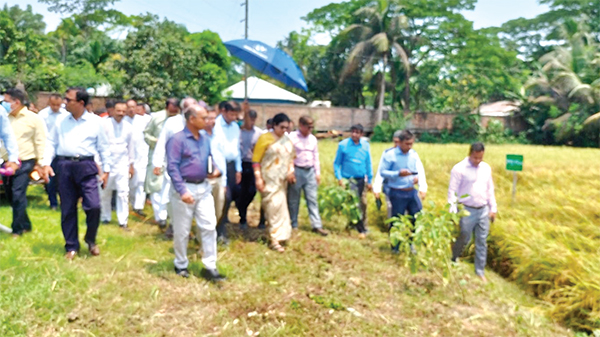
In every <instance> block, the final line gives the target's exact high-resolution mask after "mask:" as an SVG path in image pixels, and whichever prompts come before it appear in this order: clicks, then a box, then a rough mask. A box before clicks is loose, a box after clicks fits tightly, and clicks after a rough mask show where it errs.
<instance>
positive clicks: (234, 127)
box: [214, 102, 242, 244]
mask: <svg viewBox="0 0 600 337" xmlns="http://www.w3.org/2000/svg"><path fill="white" fill-rule="evenodd" d="M223 106H224V112H222V113H221V114H220V115H219V116H218V117H217V119H216V122H215V128H214V133H215V137H217V138H219V139H220V140H221V141H223V142H224V144H223V151H224V152H223V156H224V157H225V161H226V162H227V170H226V171H227V172H226V173H225V174H226V175H227V193H226V194H225V208H224V209H223V217H221V221H220V223H219V224H218V225H217V236H218V240H219V241H220V242H222V243H223V244H227V243H228V239H227V229H226V224H227V222H228V221H229V220H228V219H227V212H228V211H229V206H230V205H231V202H232V201H236V200H237V198H238V197H239V188H240V183H241V181H242V156H241V153H240V126H239V125H238V124H237V117H238V115H239V112H240V110H241V109H240V108H239V106H236V107H234V106H233V105H232V104H231V103H229V102H227V103H225V104H223Z"/></svg>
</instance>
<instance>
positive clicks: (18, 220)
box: [2, 159, 35, 235]
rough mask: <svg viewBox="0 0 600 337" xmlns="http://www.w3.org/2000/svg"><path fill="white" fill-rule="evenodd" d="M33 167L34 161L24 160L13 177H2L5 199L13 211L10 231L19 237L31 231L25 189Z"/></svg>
mask: <svg viewBox="0 0 600 337" xmlns="http://www.w3.org/2000/svg"><path fill="white" fill-rule="evenodd" d="M34 166H35V159H30V160H24V161H22V162H21V167H20V168H19V169H18V170H17V171H15V174H14V175H12V176H8V177H2V182H3V184H4V191H5V193H6V198H7V199H8V202H10V205H11V206H12V209H13V222H12V230H13V233H15V234H19V235H20V234H23V231H30V230H31V221H30V220H29V216H28V215H27V187H28V186H29V180H30V179H29V175H30V174H31V172H32V171H33V167H34Z"/></svg>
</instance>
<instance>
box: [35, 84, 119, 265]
mask: <svg viewBox="0 0 600 337" xmlns="http://www.w3.org/2000/svg"><path fill="white" fill-rule="evenodd" d="M89 99H90V97H89V95H88V93H87V91H86V90H85V89H83V88H80V87H73V88H69V89H68V90H67V92H66V94H65V101H66V109H67V111H69V114H68V115H64V116H61V117H60V118H59V119H58V120H57V122H56V127H55V128H54V130H53V131H52V133H50V134H49V135H48V142H47V146H46V153H45V154H44V160H43V161H42V166H43V170H42V176H43V178H44V180H46V182H48V180H49V179H48V178H49V177H50V176H54V170H53V169H52V167H51V166H50V164H51V163H52V161H53V160H54V158H55V157H56V158H57V159H58V160H57V162H56V165H57V172H60V175H58V193H59V195H60V202H61V205H60V208H61V228H62V232H63V235H64V237H65V249H66V251H67V254H66V255H65V257H66V258H67V259H69V260H72V259H73V258H75V256H77V254H78V253H79V248H80V245H79V235H78V231H79V228H78V221H77V203H78V202H79V199H82V206H83V210H84V211H85V214H86V224H87V232H86V234H85V242H86V243H87V244H88V248H89V251H90V254H91V255H94V256H97V255H100V249H99V248H98V246H97V245H96V235H97V234H98V225H99V223H100V193H98V166H97V164H96V162H95V161H94V157H95V156H99V157H100V158H101V160H102V171H103V173H102V176H101V180H102V185H103V186H105V185H106V183H107V182H108V177H109V174H110V171H111V160H110V157H111V156H110V144H109V142H108V137H107V136H106V132H105V130H104V128H103V127H102V124H101V122H100V121H101V120H102V119H101V118H100V117H98V116H96V115H94V114H93V113H91V112H88V111H87V110H86V109H85V106H86V105H87V104H88V102H89Z"/></svg>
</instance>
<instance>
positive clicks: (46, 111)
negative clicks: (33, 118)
mask: <svg viewBox="0 0 600 337" xmlns="http://www.w3.org/2000/svg"><path fill="white" fill-rule="evenodd" d="M68 113H69V112H68V111H67V110H65V109H63V108H59V109H58V112H54V111H52V109H50V107H49V106H47V107H45V108H43V109H42V110H40V112H38V116H40V118H42V119H43V120H44V122H45V123H46V131H47V134H50V133H51V132H52V130H53V129H54V126H55V125H56V119H57V118H58V117H60V116H62V115H64V114H68Z"/></svg>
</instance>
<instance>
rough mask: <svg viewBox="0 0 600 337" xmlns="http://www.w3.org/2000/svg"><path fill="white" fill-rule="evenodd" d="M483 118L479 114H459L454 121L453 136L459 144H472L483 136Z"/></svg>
mask: <svg viewBox="0 0 600 337" xmlns="http://www.w3.org/2000/svg"><path fill="white" fill-rule="evenodd" d="M481 130H482V127H481V117H479V115H478V114H471V113H469V114H459V115H456V117H454V119H453V120H452V135H453V136H454V137H455V138H456V139H457V140H458V139H459V140H462V141H460V142H459V143H471V142H473V141H475V140H477V139H478V138H479V135H480V134H481Z"/></svg>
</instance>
